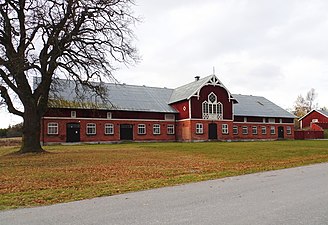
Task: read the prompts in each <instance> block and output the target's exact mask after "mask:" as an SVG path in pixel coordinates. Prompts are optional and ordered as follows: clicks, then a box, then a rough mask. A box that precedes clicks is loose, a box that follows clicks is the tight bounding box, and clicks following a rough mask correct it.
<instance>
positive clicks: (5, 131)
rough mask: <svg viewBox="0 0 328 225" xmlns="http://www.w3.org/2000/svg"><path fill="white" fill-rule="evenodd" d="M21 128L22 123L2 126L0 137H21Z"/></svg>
mask: <svg viewBox="0 0 328 225" xmlns="http://www.w3.org/2000/svg"><path fill="white" fill-rule="evenodd" d="M22 129H23V123H19V124H16V125H13V126H9V127H8V128H2V129H0V137H1V138H9V137H21V136H22Z"/></svg>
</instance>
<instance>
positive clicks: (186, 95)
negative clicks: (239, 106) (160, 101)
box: [169, 75, 236, 104]
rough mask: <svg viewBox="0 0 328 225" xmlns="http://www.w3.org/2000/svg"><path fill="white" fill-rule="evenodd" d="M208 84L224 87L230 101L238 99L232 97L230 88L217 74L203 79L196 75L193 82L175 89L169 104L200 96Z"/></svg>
mask: <svg viewBox="0 0 328 225" xmlns="http://www.w3.org/2000/svg"><path fill="white" fill-rule="evenodd" d="M208 85H212V86H218V87H222V88H224V89H225V90H226V91H227V93H228V96H229V101H230V100H233V101H236V100H235V99H234V98H233V97H232V95H231V94H230V92H229V91H228V89H227V88H226V87H225V86H224V85H223V83H222V82H221V81H220V80H219V79H218V78H217V77H216V76H215V75H210V76H207V77H204V78H202V79H199V77H196V80H195V81H194V82H191V83H189V84H186V85H183V86H181V87H178V88H176V89H174V90H173V93H172V95H171V98H170V101H169V104H172V103H175V102H179V101H183V100H189V99H190V98H191V97H197V98H199V97H200V91H201V89H202V88H203V87H204V86H208Z"/></svg>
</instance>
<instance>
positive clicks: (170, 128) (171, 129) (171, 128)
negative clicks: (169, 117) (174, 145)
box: [167, 124, 174, 134]
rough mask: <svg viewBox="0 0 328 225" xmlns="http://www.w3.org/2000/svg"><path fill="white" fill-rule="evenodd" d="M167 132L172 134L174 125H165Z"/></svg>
mask: <svg viewBox="0 0 328 225" xmlns="http://www.w3.org/2000/svg"><path fill="white" fill-rule="evenodd" d="M167 134H174V125H173V124H169V125H167Z"/></svg>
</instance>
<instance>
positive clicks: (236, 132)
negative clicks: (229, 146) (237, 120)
mask: <svg viewBox="0 0 328 225" xmlns="http://www.w3.org/2000/svg"><path fill="white" fill-rule="evenodd" d="M232 129H233V132H232V133H233V134H238V126H233V128H232Z"/></svg>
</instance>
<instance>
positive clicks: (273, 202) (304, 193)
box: [0, 163, 328, 225]
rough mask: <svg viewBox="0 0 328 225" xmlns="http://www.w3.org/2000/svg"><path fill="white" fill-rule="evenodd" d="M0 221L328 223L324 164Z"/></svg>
mask: <svg viewBox="0 0 328 225" xmlns="http://www.w3.org/2000/svg"><path fill="white" fill-rule="evenodd" d="M0 224H1V225H2V224H3V225H10V224H15V225H23V224H24V225H26V224H29V225H30V224H31V225H32V224H33V225H48V224H49V225H52V224H54V225H55V224H56V225H59V224H60V225H68V224H69V225H91V224H95V225H96V224H97V225H102V224H115V225H119V224H124V225H132V224H138V225H147V224H177V225H183V224H197V225H207V224H211V225H212V224H229V225H230V224H243V225H244V224H249V225H257V224H261V225H266V224H270V225H271V224H275V225H276V224H279V225H281V224H286V225H294V224H305V225H319V224H320V225H327V224H328V164H327V163H325V164H317V165H312V166H306V167H299V168H293V169H285V170H279V171H271V172H264V173H257V174H252V175H245V176H238V177H232V178H225V179H219V180H213V181H207V182H200V183H194V184H188V185H182V186H177V187H169V188H161V189H155V190H150V191H142V192H136V193H129V194H123V195H117V196H112V197H104V198H95V199H90V200H84V201H78V202H72V203H66V204H57V205H52V206H46V207H38V208H27V209H18V210H9V211H1V212H0Z"/></svg>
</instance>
